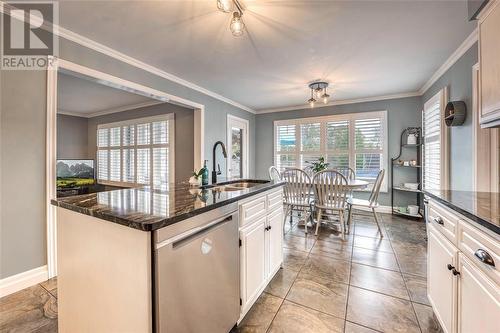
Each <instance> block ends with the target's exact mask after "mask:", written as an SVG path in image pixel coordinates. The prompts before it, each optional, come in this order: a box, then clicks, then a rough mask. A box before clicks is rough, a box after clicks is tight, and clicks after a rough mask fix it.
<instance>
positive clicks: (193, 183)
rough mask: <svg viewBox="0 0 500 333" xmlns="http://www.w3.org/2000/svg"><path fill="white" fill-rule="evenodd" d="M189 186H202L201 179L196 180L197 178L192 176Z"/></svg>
mask: <svg viewBox="0 0 500 333" xmlns="http://www.w3.org/2000/svg"><path fill="white" fill-rule="evenodd" d="M189 185H191V186H200V185H201V179H200V177H198V178H196V177H195V176H191V178H189Z"/></svg>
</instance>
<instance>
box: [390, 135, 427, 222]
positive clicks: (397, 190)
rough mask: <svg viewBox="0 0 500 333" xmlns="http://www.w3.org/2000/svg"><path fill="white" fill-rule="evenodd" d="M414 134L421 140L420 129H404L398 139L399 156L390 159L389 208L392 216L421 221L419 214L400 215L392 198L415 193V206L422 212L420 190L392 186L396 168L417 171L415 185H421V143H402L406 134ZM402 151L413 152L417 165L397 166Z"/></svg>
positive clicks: (406, 136)
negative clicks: (398, 194)
mask: <svg viewBox="0 0 500 333" xmlns="http://www.w3.org/2000/svg"><path fill="white" fill-rule="evenodd" d="M415 132H416V133H417V135H418V139H420V140H421V139H422V129H421V128H420V127H408V128H405V129H404V130H403V131H402V132H401V137H400V142H399V154H398V156H396V157H394V158H391V207H392V214H393V215H401V216H406V217H410V218H415V219H421V218H422V217H423V216H422V215H421V214H420V213H418V214H416V215H414V214H409V213H401V212H400V211H399V210H398V209H397V208H395V207H394V197H395V196H396V195H397V193H401V192H409V193H416V195H417V203H416V205H417V206H418V208H419V212H420V211H423V209H422V200H421V199H422V198H421V196H422V191H421V190H418V189H417V190H413V189H409V188H404V187H401V186H395V185H394V178H395V174H394V171H395V170H397V169H398V168H410V169H413V170H417V183H419V184H421V169H422V165H421V158H420V157H421V151H422V147H423V143H421V142H417V143H416V144H406V143H404V141H406V140H407V138H408V133H415ZM403 149H413V150H415V153H416V155H417V156H416V158H415V160H416V161H417V165H402V164H399V163H398V162H397V161H398V160H399V158H400V157H401V155H402V154H403Z"/></svg>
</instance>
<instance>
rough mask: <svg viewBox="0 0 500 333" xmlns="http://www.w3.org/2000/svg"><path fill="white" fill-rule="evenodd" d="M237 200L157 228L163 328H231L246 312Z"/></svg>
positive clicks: (206, 332)
mask: <svg viewBox="0 0 500 333" xmlns="http://www.w3.org/2000/svg"><path fill="white" fill-rule="evenodd" d="M237 208H238V206H237V204H236V203H234V204H230V205H226V206H223V207H221V208H218V209H215V210H212V211H209V212H207V213H203V214H201V215H198V216H195V217H193V218H190V219H188V220H185V221H182V222H179V223H176V224H173V225H172V226H168V227H165V228H162V229H160V230H158V231H156V232H155V234H154V242H155V258H154V259H155V282H154V289H155V303H156V304H155V306H156V308H155V325H156V331H157V332H161V333H166V332H168V333H182V332H195V333H197V332H203V333H211V332H213V333H226V332H229V331H230V330H231V328H232V327H233V326H234V325H235V324H236V322H237V320H238V317H239V312H240V282H239V281H240V280H239V279H240V269H239V237H238V211H237Z"/></svg>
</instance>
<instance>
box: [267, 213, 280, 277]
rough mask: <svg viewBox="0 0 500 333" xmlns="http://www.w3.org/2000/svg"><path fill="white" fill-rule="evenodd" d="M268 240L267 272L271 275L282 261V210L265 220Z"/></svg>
mask: <svg viewBox="0 0 500 333" xmlns="http://www.w3.org/2000/svg"><path fill="white" fill-rule="evenodd" d="M267 225H268V228H269V230H268V232H267V235H268V240H269V246H268V249H269V255H268V257H269V272H268V274H273V273H274V272H276V270H277V269H278V268H279V266H280V265H281V262H282V261H283V210H282V209H278V210H277V211H275V212H273V213H272V214H271V215H269V217H268V220H267Z"/></svg>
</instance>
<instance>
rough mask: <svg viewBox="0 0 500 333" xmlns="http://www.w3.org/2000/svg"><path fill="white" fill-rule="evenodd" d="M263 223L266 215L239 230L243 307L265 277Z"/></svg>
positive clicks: (261, 285)
mask: <svg viewBox="0 0 500 333" xmlns="http://www.w3.org/2000/svg"><path fill="white" fill-rule="evenodd" d="M265 225H266V216H264V217H262V218H261V219H259V220H258V221H256V222H255V223H252V225H250V226H248V227H247V228H245V229H243V230H241V231H240V239H241V250H240V255H241V279H242V284H241V298H242V306H243V309H245V308H246V306H247V304H248V303H250V302H252V301H253V299H254V298H255V297H256V295H257V293H259V292H260V289H261V288H262V287H263V284H264V282H265V279H266V269H265V233H266V231H265V230H264V228H265Z"/></svg>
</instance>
